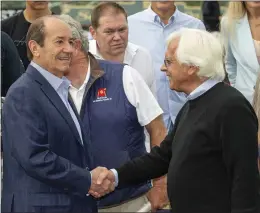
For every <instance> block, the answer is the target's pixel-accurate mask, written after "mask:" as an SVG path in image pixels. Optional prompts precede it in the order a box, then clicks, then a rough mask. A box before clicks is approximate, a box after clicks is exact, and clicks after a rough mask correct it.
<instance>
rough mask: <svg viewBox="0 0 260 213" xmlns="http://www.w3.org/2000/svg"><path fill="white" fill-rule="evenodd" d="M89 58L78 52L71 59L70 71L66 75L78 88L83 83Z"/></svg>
mask: <svg viewBox="0 0 260 213" xmlns="http://www.w3.org/2000/svg"><path fill="white" fill-rule="evenodd" d="M88 64H89V58H88V57H87V56H86V55H85V54H84V53H82V54H79V55H78V56H77V58H75V59H74V60H73V64H71V66H70V70H71V71H70V72H69V73H68V75H67V76H66V77H67V78H68V79H69V80H70V81H71V84H72V86H74V87H75V88H77V89H79V88H80V87H81V85H82V84H83V83H84V81H85V79H86V76H87V72H88Z"/></svg>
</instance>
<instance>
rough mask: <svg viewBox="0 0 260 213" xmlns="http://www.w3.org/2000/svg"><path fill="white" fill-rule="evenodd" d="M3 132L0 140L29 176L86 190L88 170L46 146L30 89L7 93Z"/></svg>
mask: <svg viewBox="0 0 260 213" xmlns="http://www.w3.org/2000/svg"><path fill="white" fill-rule="evenodd" d="M27 90H28V89H27ZM53 122H55V118H54V120H53ZM14 131H15V132H14ZM3 136H4V138H3V140H5V141H4V144H5V143H10V147H11V155H12V156H13V157H14V158H15V159H16V161H17V163H18V164H19V165H20V166H21V167H22V168H23V169H24V170H25V172H26V173H27V174H28V175H29V176H31V177H33V178H35V179H37V180H39V181H42V182H44V183H45V184H48V185H50V186H52V187H58V188H62V189H66V190H69V191H73V192H79V193H84V194H87V193H88V191H89V188H90V185H91V174H90V172H89V171H88V170H87V169H83V168H80V167H78V166H76V165H75V164H73V163H71V162H70V161H69V160H67V159H65V158H63V157H61V156H58V155H57V154H55V153H54V152H52V151H51V150H50V145H49V144H48V137H49V136H48V129H47V125H46V119H45V118H44V115H43V113H42V112H41V106H40V103H39V102H38V101H37V100H36V98H35V97H34V98H32V95H31V93H30V92H25V90H24V89H21V88H16V89H15V90H13V89H12V92H10V94H9V95H8V96H7V98H6V100H5V103H4V107H3ZM58 142H59V141H57V143H58Z"/></svg>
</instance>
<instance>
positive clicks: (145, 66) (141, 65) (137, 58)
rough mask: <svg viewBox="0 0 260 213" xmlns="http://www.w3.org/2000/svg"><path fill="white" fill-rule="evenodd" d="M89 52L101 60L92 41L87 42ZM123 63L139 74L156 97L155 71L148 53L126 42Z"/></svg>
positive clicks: (95, 43)
mask: <svg viewBox="0 0 260 213" xmlns="http://www.w3.org/2000/svg"><path fill="white" fill-rule="evenodd" d="M89 52H91V53H92V54H93V55H94V56H95V57H96V58H97V59H103V57H102V56H101V55H100V53H99V51H98V49H97V42H96V40H94V39H93V40H91V41H89ZM124 63H125V64H127V65H129V66H130V67H133V68H134V69H136V70H137V71H138V72H139V74H140V75H141V76H142V77H143V79H144V81H145V82H146V84H147V85H148V87H149V88H150V90H151V91H152V93H153V95H154V96H155V97H156V79H155V71H154V69H153V62H152V57H151V55H150V53H149V52H148V51H147V50H146V49H144V48H143V47H140V46H138V45H135V44H133V43H131V42H128V44H127V47H126V50H125V57H124Z"/></svg>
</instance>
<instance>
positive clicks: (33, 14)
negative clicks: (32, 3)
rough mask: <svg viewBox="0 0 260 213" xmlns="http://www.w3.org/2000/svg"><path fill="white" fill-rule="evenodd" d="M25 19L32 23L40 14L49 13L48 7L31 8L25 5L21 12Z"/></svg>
mask: <svg viewBox="0 0 260 213" xmlns="http://www.w3.org/2000/svg"><path fill="white" fill-rule="evenodd" d="M23 14H24V17H25V19H26V20H27V21H28V22H30V23H32V22H33V21H34V20H36V19H37V18H40V17H42V16H46V15H51V11H50V9H49V8H48V7H47V8H46V9H44V10H37V11H36V10H32V9H31V8H30V7H26V9H25V10H24V12H23Z"/></svg>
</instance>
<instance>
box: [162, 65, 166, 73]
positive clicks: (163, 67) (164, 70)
mask: <svg viewBox="0 0 260 213" xmlns="http://www.w3.org/2000/svg"><path fill="white" fill-rule="evenodd" d="M161 71H162V72H166V71H167V67H166V66H165V64H163V65H162V66H161Z"/></svg>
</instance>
